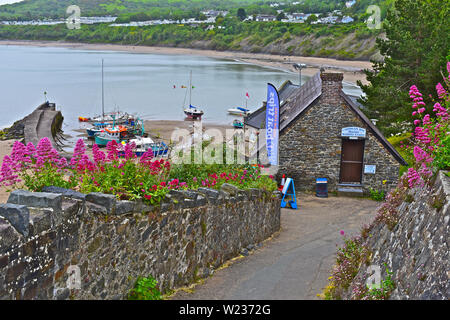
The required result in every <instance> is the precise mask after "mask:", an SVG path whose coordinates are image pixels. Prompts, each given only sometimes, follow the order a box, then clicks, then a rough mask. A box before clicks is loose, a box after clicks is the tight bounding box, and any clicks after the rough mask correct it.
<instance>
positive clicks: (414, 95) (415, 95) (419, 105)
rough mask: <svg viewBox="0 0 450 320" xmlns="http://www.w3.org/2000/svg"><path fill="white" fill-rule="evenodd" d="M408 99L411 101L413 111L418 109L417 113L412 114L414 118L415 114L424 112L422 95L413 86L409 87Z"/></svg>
mask: <svg viewBox="0 0 450 320" xmlns="http://www.w3.org/2000/svg"><path fill="white" fill-rule="evenodd" d="M409 97H410V98H411V99H413V102H414V104H413V106H412V107H413V109H418V110H417V111H414V112H413V116H415V115H416V114H417V113H423V112H425V108H424V107H425V102H423V98H422V94H421V93H420V92H419V89H417V87H416V86H415V85H413V86H411V88H410V89H409Z"/></svg>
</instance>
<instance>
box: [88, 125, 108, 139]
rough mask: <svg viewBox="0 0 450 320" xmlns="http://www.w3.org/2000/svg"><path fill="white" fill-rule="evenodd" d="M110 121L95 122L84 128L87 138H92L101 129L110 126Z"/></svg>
mask: <svg viewBox="0 0 450 320" xmlns="http://www.w3.org/2000/svg"><path fill="white" fill-rule="evenodd" d="M110 125H111V124H110V123H107V122H96V123H94V124H93V126H92V127H91V128H89V129H86V132H87V135H88V138H94V137H95V135H96V134H97V133H100V132H102V130H103V129H105V128H106V127H108V126H110Z"/></svg>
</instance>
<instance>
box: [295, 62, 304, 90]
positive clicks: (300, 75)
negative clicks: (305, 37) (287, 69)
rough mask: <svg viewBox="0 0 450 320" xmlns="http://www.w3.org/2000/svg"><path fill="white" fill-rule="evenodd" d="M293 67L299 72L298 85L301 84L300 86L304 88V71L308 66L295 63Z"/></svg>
mask: <svg viewBox="0 0 450 320" xmlns="http://www.w3.org/2000/svg"><path fill="white" fill-rule="evenodd" d="M292 66H293V67H294V68H295V70H298V72H299V82H298V83H299V86H300V87H301V86H302V69H305V68H307V66H306V64H304V63H294V64H293V65H292Z"/></svg>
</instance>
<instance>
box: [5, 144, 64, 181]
mask: <svg viewBox="0 0 450 320" xmlns="http://www.w3.org/2000/svg"><path fill="white" fill-rule="evenodd" d="M46 163H51V164H52V165H53V166H54V170H55V171H60V169H62V168H64V167H65V166H66V165H67V160H66V159H65V158H64V157H60V156H59V154H58V151H56V150H55V149H54V148H53V146H52V143H51V142H50V140H49V139H48V138H43V139H42V140H41V141H39V143H38V145H37V147H36V148H35V147H34V145H33V144H32V143H28V145H27V146H25V145H24V144H23V143H21V142H19V141H16V142H15V143H14V145H13V148H12V151H11V155H10V156H5V157H4V158H3V163H2V167H1V171H0V185H3V186H7V187H9V186H13V185H15V184H16V183H19V182H21V181H22V180H21V179H20V173H22V172H24V171H26V170H32V171H34V172H39V171H40V170H41V169H43V167H44V166H45V164H46Z"/></svg>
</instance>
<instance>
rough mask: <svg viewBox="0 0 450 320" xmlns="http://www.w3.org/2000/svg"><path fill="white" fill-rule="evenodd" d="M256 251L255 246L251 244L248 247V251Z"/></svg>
mask: <svg viewBox="0 0 450 320" xmlns="http://www.w3.org/2000/svg"><path fill="white" fill-rule="evenodd" d="M254 249H255V245H254V244H249V245H248V246H247V250H248V251H252V250H254Z"/></svg>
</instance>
